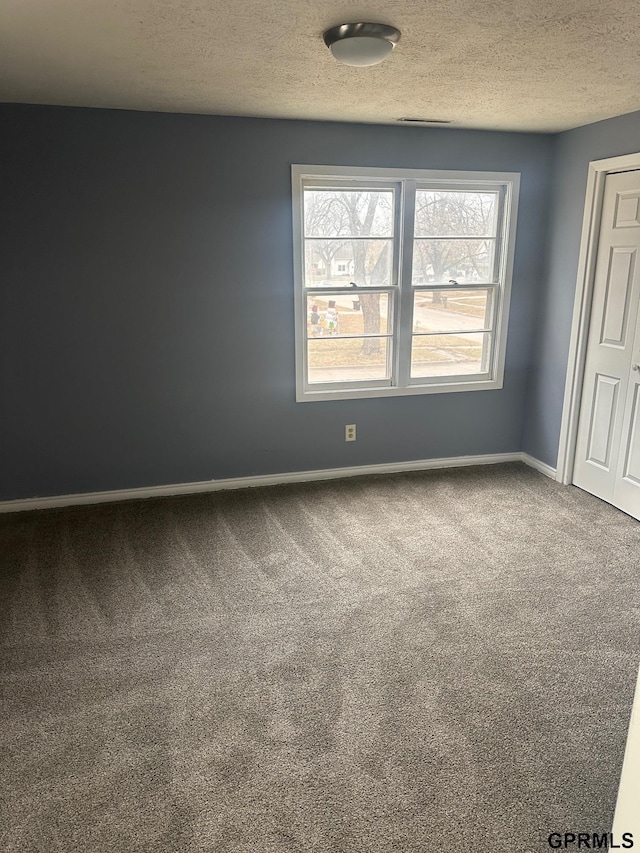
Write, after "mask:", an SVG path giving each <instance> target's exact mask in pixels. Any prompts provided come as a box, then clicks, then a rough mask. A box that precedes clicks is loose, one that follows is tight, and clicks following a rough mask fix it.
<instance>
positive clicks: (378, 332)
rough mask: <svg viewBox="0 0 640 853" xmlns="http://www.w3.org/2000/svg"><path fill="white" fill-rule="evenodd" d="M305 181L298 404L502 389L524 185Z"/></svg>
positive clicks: (306, 169)
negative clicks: (519, 204)
mask: <svg viewBox="0 0 640 853" xmlns="http://www.w3.org/2000/svg"><path fill="white" fill-rule="evenodd" d="M292 176H293V220H294V264H295V285H296V294H295V295H296V375H297V399H298V400H300V401H302V400H322V399H325V400H326V399H333V400H336V399H350V398H354V397H381V396H391V395H396V394H428V393H434V392H438V393H443V392H447V391H471V390H481V389H489V388H501V387H502V377H503V373H504V353H505V347H506V332H507V320H508V308H509V292H510V285H511V266H512V257H513V248H514V241H515V217H516V207H517V197H518V187H519V175H518V174H515V173H494V172H490V173H487V172H480V173H477V172H474V173H471V172H435V171H411V170H406V169H396V170H383V169H360V168H348V169H345V168H341V167H335V166H334V167H327V166H293V167H292Z"/></svg>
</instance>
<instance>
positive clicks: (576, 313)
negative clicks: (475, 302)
mask: <svg viewBox="0 0 640 853" xmlns="http://www.w3.org/2000/svg"><path fill="white" fill-rule="evenodd" d="M634 169H640V152H638V153H637V154H624V155H622V156H621V157H608V158H607V159H606V160H592V161H591V163H589V174H588V177H587V192H586V197H585V205H584V217H583V220H582V236H581V239H580V255H579V260H578V278H577V283H576V294H575V299H574V303H573V319H572V322H571V340H570V343H569V360H568V365H567V379H566V382H565V389H564V405H563V408H562V422H561V426H560V443H559V447H558V463H557V468H556V471H557V473H556V480H558V482H560V483H564V484H565V485H569V484H570V483H571V482H572V481H573V467H574V462H575V455H576V440H577V437H578V420H579V418H580V403H581V399H582V385H583V382H584V366H585V361H586V357H587V342H588V337H589V322H590V320H591V302H592V299H593V285H594V279H595V271H596V257H597V254H598V239H599V237H600V223H601V220H602V201H603V198H604V186H605V181H606V179H607V175H610V174H613V173H614V172H630V171H632V170H634Z"/></svg>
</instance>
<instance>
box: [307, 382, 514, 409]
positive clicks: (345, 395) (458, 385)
mask: <svg viewBox="0 0 640 853" xmlns="http://www.w3.org/2000/svg"><path fill="white" fill-rule="evenodd" d="M502 386H503V382H502V380H501V379H500V380H499V379H473V380H470V381H468V382H465V381H464V380H461V381H457V382H437V383H436V382H433V383H431V384H429V385H408V386H406V387H403V388H398V387H394V386H383V387H378V388H345V389H344V390H339V389H336V388H331V389H326V390H320V389H319V390H315V389H314V390H311V389H298V391H297V392H296V402H297V403H313V402H317V401H320V400H359V399H366V398H371V397H408V396H415V395H416V394H451V393H456V392H459V391H496V390H499V389H500V388H502Z"/></svg>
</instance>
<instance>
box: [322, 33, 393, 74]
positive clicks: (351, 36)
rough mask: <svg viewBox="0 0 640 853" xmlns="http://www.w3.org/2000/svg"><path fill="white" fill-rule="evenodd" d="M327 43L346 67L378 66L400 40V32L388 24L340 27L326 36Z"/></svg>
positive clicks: (325, 41)
mask: <svg viewBox="0 0 640 853" xmlns="http://www.w3.org/2000/svg"><path fill="white" fill-rule="evenodd" d="M323 38H324V43H325V44H326V46H327V47H328V48H329V49H330V50H331V53H332V54H333V55H334V57H335V58H336V59H337V60H338V62H342V64H343V65H356V66H365V65H377V64H378V63H379V62H382V61H383V60H384V59H386V58H387V56H389V54H390V53H391V51H392V50H393V48H394V47H395V46H396V45H397V44H398V42H399V40H400V30H397V29H396V28H395V27H389V26H387V25H386V24H339V25H338V26H337V27H331V29H330V30H327V31H326V33H325V34H324V36H323Z"/></svg>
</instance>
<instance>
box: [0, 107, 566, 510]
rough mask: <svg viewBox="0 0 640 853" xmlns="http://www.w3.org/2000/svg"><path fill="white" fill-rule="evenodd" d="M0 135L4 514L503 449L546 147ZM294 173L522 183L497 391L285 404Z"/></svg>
mask: <svg viewBox="0 0 640 853" xmlns="http://www.w3.org/2000/svg"><path fill="white" fill-rule="evenodd" d="M0 127H1V128H2V130H1V148H0V170H2V175H0V185H1V186H2V192H3V205H2V208H3V217H5V219H6V221H4V222H3V223H2V224H1V226H0V234H1V235H2V239H3V241H4V247H3V249H2V253H1V260H0V264H1V267H0V276H1V280H2V297H3V305H2V320H1V322H2V324H3V325H2V329H1V336H0V347H1V348H2V350H1V352H0V358H1V361H0V370H1V383H2V385H1V388H0V392H1V393H0V400H1V405H2V418H1V429H2V435H1V436H0V477H1V484H0V499H12V498H21V497H28V496H34V495H40V496H42V495H53V494H66V493H73V492H83V491H94V490H102V489H123V488H131V487H136V486H151V485H159V484H164V483H177V482H187V481H193V480H205V479H210V478H223V477H234V476H243V475H250V474H262V473H270V472H283V471H299V470H308V469H315V468H333V467H338V466H347V465H363V464H370V463H377V462H390V461H402V460H411V459H421V458H429V457H440V456H458V455H463V454H478V453H498V452H504V451H515V450H519V449H520V448H521V445H522V433H523V426H524V424H523V414H524V408H525V392H526V385H527V378H528V370H529V366H530V354H531V344H532V337H533V324H534V317H535V315H536V311H537V302H538V300H539V294H540V289H541V274H542V270H541V263H542V254H543V253H542V250H541V247H542V245H543V240H544V223H545V219H546V211H547V205H548V190H549V174H550V167H551V158H552V153H553V139H552V138H551V137H548V136H541V135H525V134H505V133H492V132H474V131H456V130H446V129H420V128H405V127H402V128H394V127H376V126H365V125H345V124H337V123H336V124H323V123H313V122H286V121H270V120H258V119H238V118H223V117H210V116H184V115H163V114H152V113H134V112H117V111H106V110H81V109H65V108H55V107H27V106H5V107H1V108H0ZM291 163H328V164H343V165H358V166H368V165H371V166H389V167H415V168H436V169H480V170H505V171H518V172H521V173H522V186H521V200H520V213H519V222H518V237H517V246H516V258H515V273H514V282H513V298H512V311H511V321H510V327H509V339H508V351H507V361H506V374H505V386H504V389H503V390H500V391H489V392H486V391H485V392H475V393H473V392H472V393H456V394H449V395H429V396H414V397H402V398H398V399H377V400H376V399H374V400H357V401H339V402H315V403H296V402H295V399H294V357H293V356H294V339H293V277H292V229H291V199H290V164H291ZM345 423H357V425H358V440H357V442H355V443H351V444H346V443H345V442H344V424H345Z"/></svg>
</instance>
